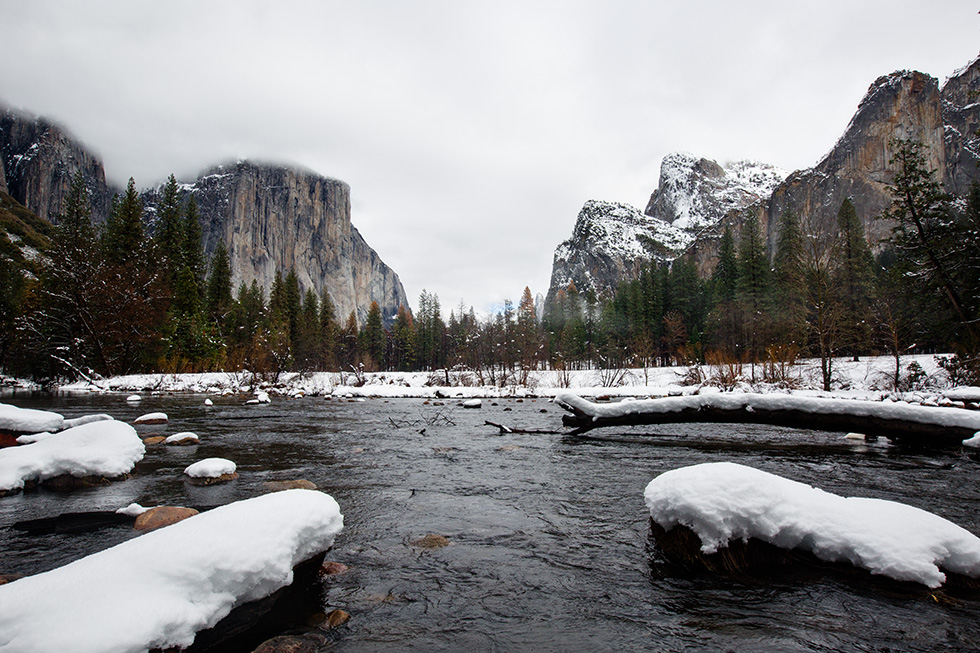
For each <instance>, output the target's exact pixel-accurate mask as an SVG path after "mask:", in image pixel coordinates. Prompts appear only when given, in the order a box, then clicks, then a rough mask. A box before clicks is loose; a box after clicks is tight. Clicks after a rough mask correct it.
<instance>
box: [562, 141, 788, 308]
mask: <svg viewBox="0 0 980 653" xmlns="http://www.w3.org/2000/svg"><path fill="white" fill-rule="evenodd" d="M786 176H787V173H786V171H784V170H780V169H779V168H776V167H774V166H771V165H768V164H765V163H756V162H752V161H737V162H735V163H726V164H725V165H719V164H718V163H716V162H714V161H711V160H709V159H704V158H700V157H696V156H693V155H690V154H683V153H673V154H668V155H667V156H665V157H664V159H663V161H662V162H661V165H660V181H659V186H658V187H657V189H656V190H655V191H654V192H653V195H652V196H651V197H650V201H649V203H648V204H647V207H646V210H645V211H640V210H639V209H637V208H635V207H633V206H630V205H628V204H622V203H619V202H604V201H598V200H589V201H588V202H586V203H585V206H583V207H582V210H581V211H579V214H578V218H577V219H576V221H575V227H574V229H573V231H572V237H571V238H569V239H568V240H566V241H564V242H563V243H561V244H560V245H559V246H558V248H557V249H556V250H555V255H554V261H553V263H552V269H551V285H550V289H549V291H548V298H549V300H550V299H553V298H554V297H555V295H556V294H557V292H558V291H559V290H563V289H565V288H567V287H568V284H569V283H572V282H574V284H575V287H576V288H577V289H578V290H579V292H585V291H588V290H591V291H594V292H595V293H596V295H597V296H602V295H603V294H606V293H608V292H609V291H611V290H612V289H614V288H615V287H616V285H617V284H619V283H620V282H622V281H624V280H626V279H631V278H634V277H635V276H636V274H637V273H638V272H639V269H640V267H641V266H642V265H643V264H645V263H646V262H648V261H651V260H653V261H671V260H673V259H674V258H676V257H677V256H679V255H680V254H681V253H682V252H683V251H684V250H685V249H687V248H688V247H689V246H690V245H691V243H693V242H694V240H695V238H696V237H697V236H698V235H699V234H700V233H701V232H703V231H704V230H706V229H709V228H711V227H713V226H715V225H716V224H717V223H718V222H719V221H720V220H721V219H722V218H724V217H725V216H726V215H728V214H729V213H730V212H732V211H738V210H741V209H744V208H746V207H748V206H751V205H752V204H755V203H757V202H761V201H764V200H766V199H767V198H768V197H769V195H771V194H772V192H773V189H775V188H776V187H777V186H778V185H779V184H780V183H781V182H782V181H783V180H784V179H785V178H786Z"/></svg>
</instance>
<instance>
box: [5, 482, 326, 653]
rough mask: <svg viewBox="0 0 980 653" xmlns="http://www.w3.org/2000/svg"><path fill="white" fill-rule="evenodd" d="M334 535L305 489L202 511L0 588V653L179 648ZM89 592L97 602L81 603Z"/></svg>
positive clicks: (284, 581)
mask: <svg viewBox="0 0 980 653" xmlns="http://www.w3.org/2000/svg"><path fill="white" fill-rule="evenodd" d="M342 528H343V516H342V515H341V513H340V508H339V506H338V505H337V502H336V501H334V499H333V498H332V497H330V496H329V495H327V494H324V493H322V492H318V491H314V490H286V491H283V492H276V493H272V494H267V495H263V496H260V497H256V498H254V499H248V500H245V501H239V502H236V503H232V504H228V505H226V506H222V507H220V508H215V509H213V510H209V511H206V512H203V513H201V514H199V515H195V516H194V517H191V518H189V519H185V520H183V521H181V522H179V523H176V524H173V525H171V526H167V527H165V528H161V529H159V530H156V531H153V532H150V533H147V534H145V535H142V536H140V537H137V538H135V539H132V540H129V541H127V542H123V543H122V544H119V545H117V546H115V547H112V548H111V549H107V550H105V551H102V552H100V553H96V554H94V555H90V556H88V557H86V558H83V559H81V560H78V561H76V562H73V563H71V564H69V565H66V566H64V567H61V568H59V569H55V570H53V571H49V572H46V573H43V574H38V575H36V576H29V577H27V578H22V579H20V580H17V581H15V582H13V583H8V584H6V585H2V586H0V650H2V651H4V652H9V653H19V652H22V651H23V652H29V651H30V652H33V651H73V652H75V653H89V652H92V653H96V652H103V651H144V650H147V649H150V648H160V649H167V648H170V647H181V648H184V647H187V646H189V645H190V644H191V643H193V641H194V637H195V634H196V633H197V632H198V631H200V630H203V629H205V628H208V627H211V626H213V625H214V624H216V623H217V622H218V621H219V620H220V619H221V618H222V617H224V616H226V615H227V614H228V613H229V612H230V611H231V609H232V608H233V607H235V606H236V605H239V604H242V603H245V602H247V601H253V600H257V599H260V598H263V597H265V596H268V595H270V594H272V593H273V592H275V591H276V590H278V589H279V588H281V587H284V586H286V585H288V584H290V583H291V582H292V580H293V574H292V568H293V567H294V566H295V565H297V564H299V563H300V562H302V561H303V560H306V559H309V558H310V557H312V556H313V555H315V554H317V553H320V552H322V551H326V550H327V549H328V548H330V546H331V545H332V544H333V541H334V538H335V537H336V536H337V534H338V533H339V532H340V531H341V529H342ZM175 553H176V555H175ZM96 590H97V591H96ZM93 591H96V594H95V595H93V596H96V595H97V598H98V600H89V599H86V593H91V592H93ZM52 624H55V625H56V627H52Z"/></svg>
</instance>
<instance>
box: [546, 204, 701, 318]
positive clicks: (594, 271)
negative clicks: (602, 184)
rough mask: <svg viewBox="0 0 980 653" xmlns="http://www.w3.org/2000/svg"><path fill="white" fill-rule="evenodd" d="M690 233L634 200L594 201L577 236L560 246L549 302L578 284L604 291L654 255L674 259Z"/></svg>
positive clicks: (583, 289)
mask: <svg viewBox="0 0 980 653" xmlns="http://www.w3.org/2000/svg"><path fill="white" fill-rule="evenodd" d="M689 241H690V238H689V237H687V236H686V234H685V232H684V231H683V230H681V229H679V228H677V227H674V226H672V225H671V224H669V223H668V222H664V221H662V220H657V219H655V218H651V217H650V216H647V215H644V214H643V213H641V212H640V211H639V210H638V209H636V208H635V207H633V206H630V205H629V204H621V203H618V202H603V201H599V200H589V201H588V202H586V203H585V206H583V207H582V210H581V211H579V214H578V218H577V219H576V221H575V229H574V231H573V232H572V237H571V238H569V239H568V240H566V241H565V242H563V243H562V244H561V245H559V246H558V249H556V250H555V258H554V263H553V264H552V268H551V286H550V288H549V290H548V297H547V298H546V299H545V305H548V304H550V303H551V301H552V300H553V299H554V297H555V295H556V294H557V293H558V292H559V291H561V290H565V289H566V288H568V286H569V284H570V283H574V284H575V287H576V288H577V289H578V291H579V292H580V293H586V292H589V291H592V292H595V293H596V295H597V296H602V295H604V294H606V293H607V292H609V291H610V290H611V289H613V288H615V287H616V284H617V283H619V281H620V280H622V279H626V278H630V277H631V276H633V275H636V274H637V273H639V270H640V267H641V266H642V265H643V264H644V263H645V262H646V261H648V260H650V259H651V258H658V259H661V260H671V259H673V258H675V257H676V256H677V255H678V254H679V253H680V252H681V251H683V249H684V247H686V245H687V244H688V242H689Z"/></svg>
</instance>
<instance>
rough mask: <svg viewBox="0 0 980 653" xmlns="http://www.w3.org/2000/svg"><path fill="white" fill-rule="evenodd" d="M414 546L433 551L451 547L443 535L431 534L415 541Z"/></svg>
mask: <svg viewBox="0 0 980 653" xmlns="http://www.w3.org/2000/svg"><path fill="white" fill-rule="evenodd" d="M412 544H413V545H415V546H417V547H421V548H423V549H428V550H433V549H441V548H442V547H444V546H449V544H450V542H449V540H448V539H447V538H445V537H443V536H442V535H436V534H435V533H429V534H428V535H426V536H425V537H422V538H419V539H417V540H414V541H413V542H412Z"/></svg>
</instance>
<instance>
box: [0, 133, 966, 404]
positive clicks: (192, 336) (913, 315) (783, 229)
mask: <svg viewBox="0 0 980 653" xmlns="http://www.w3.org/2000/svg"><path fill="white" fill-rule="evenodd" d="M896 164H897V166H896V169H897V171H898V172H897V173H896V175H895V177H894V180H893V182H892V185H891V192H892V196H893V199H894V201H893V203H892V206H891V208H890V209H889V210H888V211H886V212H885V213H883V214H882V215H879V216H859V215H858V214H857V212H856V210H855V208H854V205H853V204H852V203H851V202H850V201H849V200H845V201H844V202H843V203H842V204H841V205H840V207H839V211H838V213H837V223H836V228H835V229H831V230H827V229H826V228H818V226H817V225H815V224H812V223H811V221H810V219H809V216H807V215H806V214H804V213H795V212H793V211H787V212H785V213H784V214H783V215H782V216H781V218H780V220H779V224H778V225H776V228H775V229H776V232H775V233H776V237H775V241H774V242H775V243H776V246H775V248H774V251H768V248H767V246H766V240H765V239H764V237H763V233H762V227H761V225H760V224H759V221H758V217H757V213H756V212H754V211H752V210H749V211H748V212H746V213H745V214H744V215H741V216H738V219H737V220H733V221H730V222H731V223H732V224H735V225H736V226H737V229H735V230H733V229H732V227H731V226H728V227H726V228H725V230H724V233H723V235H722V236H721V240H720V243H719V247H718V255H717V259H716V262H715V263H714V264H713V266H712V269H711V271H710V273H708V274H707V275H702V274H699V270H698V267H697V265H696V263H695V261H694V260H693V257H691V256H688V255H682V256H680V257H679V258H676V259H675V260H673V261H671V262H670V263H664V264H648V265H646V266H645V267H644V268H643V270H642V272H641V273H640V274H639V275H638V276H637V277H636V278H633V279H626V280H623V281H622V283H621V284H620V285H619V286H618V288H617V289H616V290H615V292H613V293H612V294H611V296H606V297H597V296H595V294H594V293H592V292H579V290H578V289H577V288H576V287H575V285H574V284H570V285H569V286H568V287H566V288H564V289H563V290H560V291H559V292H557V293H556V294H555V296H554V297H553V300H552V301H550V302H549V303H548V304H547V305H546V306H544V307H538V306H536V305H535V301H534V298H533V295H532V293H531V290H530V288H524V289H523V293H522V294H521V295H520V299H519V301H518V302H517V304H516V306H515V305H514V304H513V302H510V301H507V302H505V303H504V305H503V307H502V309H501V310H500V311H499V312H497V313H496V314H493V315H489V316H478V315H477V314H476V313H475V311H474V310H473V309H472V308H470V309H467V308H466V306H465V304H464V303H463V302H461V303H460V304H459V305H458V306H456V307H453V308H450V309H449V310H448V311H447V310H446V308H445V307H443V306H442V305H441V303H440V299H439V297H437V296H435V295H433V294H430V293H428V292H426V291H422V293H421V296H420V297H419V299H418V305H417V307H416V310H415V311H412V310H411V309H410V308H409V307H407V306H402V307H400V308H399V310H398V312H397V314H396V315H394V316H383V315H382V314H381V310H380V309H379V307H378V305H377V303H374V304H373V305H372V306H371V307H370V310H369V312H368V314H367V319H366V320H365V321H364V322H363V323H358V320H357V319H356V317H355V315H354V313H351V314H350V315H337V314H336V312H335V310H334V306H333V303H332V302H331V298H330V296H329V294H327V293H326V292H324V293H322V294H317V293H316V292H315V291H313V290H312V289H311V290H307V291H306V292H305V293H304V292H301V289H300V284H299V282H298V279H297V274H296V272H295V271H294V270H281V271H280V272H279V273H277V275H276V278H275V281H274V283H273V285H272V287H271V289H269V290H268V292H267V291H266V289H264V288H262V287H260V286H258V285H257V284H256V282H254V281H253V282H252V283H251V284H244V283H243V284H241V285H239V286H238V287H237V288H235V287H233V286H232V273H231V268H230V264H229V258H228V254H227V252H226V251H225V250H224V248H223V246H222V245H221V244H220V243H219V244H218V246H217V248H216V249H215V252H214V254H213V255H212V256H211V257H210V260H205V257H204V254H203V251H204V250H203V248H202V243H201V226H200V223H199V216H198V212H197V207H196V204H195V201H194V196H193V195H192V194H189V195H186V197H184V196H182V195H181V193H180V189H179V186H178V184H177V182H176V181H175V179H174V177H173V176H171V177H170V179H169V181H168V183H167V184H166V185H165V186H164V188H163V191H162V194H161V201H160V203H159V205H158V206H157V208H156V211H155V213H154V215H153V219H152V220H150V219H148V216H147V215H146V211H145V210H144V207H143V206H142V203H141V200H140V196H139V194H138V193H137V190H136V188H135V184H134V182H133V180H132V179H131V180H130V182H129V185H128V187H127V189H126V191H125V193H123V194H122V195H120V196H116V197H115V198H114V199H113V202H112V207H111V210H110V213H109V216H108V219H107V220H105V221H104V222H103V223H101V224H96V223H95V222H94V221H93V218H92V210H91V207H90V205H89V199H88V196H87V193H86V189H85V186H84V183H83V182H82V180H81V178H80V177H77V178H76V179H75V181H74V183H73V185H72V189H71V192H70V193H69V195H68V196H67V198H66V200H65V202H64V205H63V210H62V212H61V215H60V216H59V219H58V221H57V224H56V225H51V224H49V223H47V222H44V221H41V220H39V219H37V218H36V217H33V216H31V215H29V214H28V215H24V216H21V221H20V223H19V224H25V223H26V224H28V227H27V228H26V232H29V234H28V233H26V232H25V233H22V236H23V237H27V236H28V235H30V237H31V238H33V239H34V244H35V246H36V249H38V250H39V252H40V256H38V257H36V258H35V259H34V260H27V259H24V258H23V257H21V258H18V257H16V256H4V257H0V367H2V368H3V369H4V370H5V371H6V372H7V373H8V374H17V375H23V376H28V377H31V378H34V379H36V380H41V381H51V382H54V381H59V380H64V379H76V378H88V377H97V376H110V375H120V374H127V373H134V372H146V371H155V372H173V373H177V372H192V371H218V370H225V371H240V370H249V371H251V372H253V373H256V374H278V373H280V372H286V371H299V372H305V371H337V370H344V371H349V372H354V373H359V372H361V371H381V370H401V371H417V370H429V371H432V372H433V373H434V374H435V373H439V374H442V375H444V376H445V379H444V380H445V381H449V377H450V373H451V372H452V371H454V370H456V371H459V370H466V371H469V372H471V373H472V374H473V375H475V377H476V378H477V379H478V380H479V382H480V383H481V384H492V385H506V384H512V383H517V384H520V383H522V382H526V381H527V376H528V373H529V372H530V371H533V370H541V369H551V370H556V371H557V372H558V373H559V374H560V373H561V372H562V371H568V370H575V369H598V370H604V371H605V372H604V373H606V374H608V375H609V377H610V378H609V379H607V380H608V381H609V382H610V384H615V381H616V379H615V375H616V373H617V370H625V369H627V368H647V367H654V366H666V365H678V364H680V365H683V364H689V363H710V364H712V365H717V366H725V365H731V366H739V367H740V369H745V370H748V373H747V376H751V378H752V379H753V380H757V379H758V380H765V381H769V382H774V383H779V382H781V381H785V380H786V378H787V376H786V369H787V366H791V365H792V364H793V363H794V362H795V361H797V360H798V359H801V358H812V359H819V361H820V371H821V375H822V377H823V385H824V387H825V389H830V387H831V384H832V382H833V378H834V377H833V372H834V369H833V365H834V360H835V358H838V357H841V356H848V357H860V356H865V355H872V354H877V355H882V354H884V355H890V356H893V357H895V361H896V374H895V379H896V382H897V381H898V378H899V367H898V366H899V365H900V359H901V356H902V355H904V354H906V353H912V352H917V353H932V352H947V353H953V354H954V355H953V356H951V357H948V358H945V359H943V365H944V366H945V367H946V368H947V371H949V372H950V373H951V374H952V375H954V378H960V379H961V380H964V381H972V382H976V381H977V380H978V378H977V377H978V374H977V369H978V365H977V363H976V354H977V349H978V345H980V332H978V330H980V325H978V317H980V188H978V187H976V186H974V187H973V188H972V189H971V191H970V192H969V194H968V196H967V197H953V196H950V195H948V194H946V193H945V192H944V191H943V188H942V187H941V185H940V184H939V183H938V182H937V181H936V180H935V179H934V177H933V175H932V173H931V172H930V171H929V170H927V168H926V167H925V165H924V157H923V153H922V148H921V146H920V145H919V144H918V143H916V142H912V141H906V142H903V143H901V147H899V148H898V153H897V155H896ZM24 213H27V212H24ZM871 219H874V220H888V221H889V224H890V225H892V231H891V235H890V237H889V238H887V239H886V240H885V241H882V242H881V243H869V242H868V241H867V239H866V236H865V229H864V228H863V226H862V224H863V223H862V220H863V221H865V222H867V221H868V220H871ZM539 316H540V318H539Z"/></svg>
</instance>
